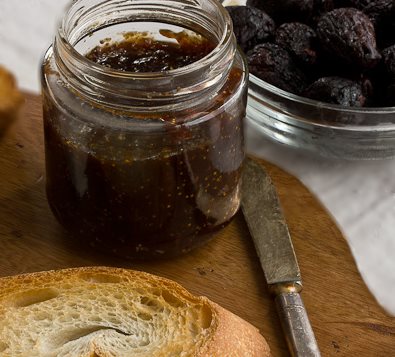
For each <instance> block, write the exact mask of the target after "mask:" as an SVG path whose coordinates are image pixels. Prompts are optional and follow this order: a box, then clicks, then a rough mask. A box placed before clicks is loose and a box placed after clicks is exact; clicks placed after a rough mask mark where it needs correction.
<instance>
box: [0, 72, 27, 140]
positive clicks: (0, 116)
mask: <svg viewBox="0 0 395 357" xmlns="http://www.w3.org/2000/svg"><path fill="white" fill-rule="evenodd" d="M21 103H22V94H21V93H20V92H19V91H18V88H17V86H16V81H15V78H14V77H13V75H12V74H11V73H10V72H8V71H7V70H6V69H5V68H4V67H2V66H0V136H1V134H2V133H3V132H4V131H5V129H6V128H7V127H8V126H9V125H10V124H11V123H12V122H13V121H14V120H15V118H16V116H17V112H18V109H19V107H20V105H21Z"/></svg>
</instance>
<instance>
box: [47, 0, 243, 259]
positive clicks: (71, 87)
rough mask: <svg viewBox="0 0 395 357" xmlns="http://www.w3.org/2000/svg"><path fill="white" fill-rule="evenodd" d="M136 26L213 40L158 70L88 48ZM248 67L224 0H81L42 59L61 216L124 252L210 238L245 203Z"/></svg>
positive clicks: (50, 160) (50, 177) (92, 239)
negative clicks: (104, 57) (103, 60)
mask: <svg viewBox="0 0 395 357" xmlns="http://www.w3.org/2000/svg"><path fill="white" fill-rule="evenodd" d="M136 33H137V34H142V35H144V36H147V34H148V36H150V37H151V38H153V39H155V40H158V41H167V40H169V39H168V38H163V34H164V33H165V34H169V33H170V34H174V37H175V38H177V36H180V34H183V35H185V34H187V35H188V36H192V37H194V36H197V37H199V38H205V39H207V40H209V41H211V43H213V49H212V51H211V52H210V53H208V54H207V55H206V56H204V57H203V58H201V59H198V60H196V61H195V62H193V63H190V64H187V65H185V66H183V67H180V68H176V69H166V70H164V71H160V72H126V71H121V70H119V69H114V68H109V67H106V66H103V65H100V64H98V63H95V62H92V61H90V60H88V59H87V57H86V55H87V54H88V53H90V52H91V51H92V49H93V48H95V47H96V46H97V45H99V43H100V41H102V40H104V42H106V43H107V42H114V43H116V41H117V40H120V39H122V38H127V37H129V38H130V34H133V36H134V35H136ZM133 36H132V37H133ZM110 39H111V40H110ZM171 41H173V42H174V41H176V40H175V39H174V38H173V39H171ZM102 43H103V41H102ZM246 77H247V73H246V66H245V62H244V60H243V58H242V56H241V55H240V53H239V52H238V51H237V49H236V42H235V38H234V36H233V31H232V25H231V21H230V19H229V16H228V14H227V12H226V10H224V9H223V8H222V6H221V5H219V3H218V2H217V1H216V0H193V1H192V0H189V1H188V0H184V1H180V0H171V1H167V0H164V1H152V2H151V1H144V0H134V1H114V0H110V1H108V0H107V1H99V2H98V1H88V0H79V1H75V2H74V3H73V4H72V5H71V7H70V9H69V10H68V12H67V13H66V15H65V17H64V19H63V22H62V25H61V27H60V28H59V30H58V33H57V35H56V38H55V41H54V44H53V46H52V47H51V48H50V49H49V50H48V52H47V53H46V55H45V58H44V63H43V66H42V87H43V100H44V133H45V154H46V179H47V197H48V201H49V204H50V206H51V209H52V211H53V213H54V215H55V216H56V218H57V219H58V220H59V221H60V223H61V224H62V225H63V226H64V227H65V228H66V229H67V230H68V231H69V232H70V233H71V234H72V235H73V236H74V237H76V238H77V239H79V240H80V241H83V242H87V243H89V244H90V245H91V246H93V247H96V248H98V249H100V250H104V251H106V252H109V253H112V254H115V255H119V256H123V257H126V258H152V257H170V256H174V255H178V254H181V253H185V252H188V251H189V250H191V249H192V248H194V247H196V246H198V245H200V244H202V243H203V242H205V241H206V240H208V239H209V238H211V237H212V236H213V234H214V233H216V232H217V231H218V230H219V229H221V228H223V227H224V226H225V225H226V224H227V223H228V222H229V221H230V220H231V219H232V217H233V216H234V215H235V213H236V212H237V210H238V208H239V205H240V183H241V182H240V177H241V167H242V162H243V159H244V146H243V121H244V117H245V107H246Z"/></svg>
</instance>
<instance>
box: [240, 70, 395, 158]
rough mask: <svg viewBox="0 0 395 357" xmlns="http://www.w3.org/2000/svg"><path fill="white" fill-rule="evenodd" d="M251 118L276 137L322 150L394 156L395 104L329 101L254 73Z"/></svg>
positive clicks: (336, 153) (336, 155)
mask: <svg viewBox="0 0 395 357" xmlns="http://www.w3.org/2000/svg"><path fill="white" fill-rule="evenodd" d="M247 120H248V121H249V123H251V125H252V126H253V127H254V128H255V129H256V130H258V131H260V132H261V133H263V134H264V135H266V136H267V137H269V138H270V139H272V140H274V141H276V142H278V143H281V144H286V145H290V146H293V147H295V148H301V149H306V150H309V151H313V152H315V153H318V154H320V155H322V156H326V157H331V158H342V159H365V160H368V159H384V158H392V157H395V107H385V108H348V107H343V106H340V105H335V104H327V103H323V102H319V101H317V100H312V99H308V98H304V97H300V96H297V95H294V94H291V93H289V92H286V91H284V90H281V89H279V88H277V87H275V86H273V85H271V84H269V83H267V82H265V81H263V80H261V79H259V78H258V77H256V76H254V75H252V74H250V78H249V90H248V106H247Z"/></svg>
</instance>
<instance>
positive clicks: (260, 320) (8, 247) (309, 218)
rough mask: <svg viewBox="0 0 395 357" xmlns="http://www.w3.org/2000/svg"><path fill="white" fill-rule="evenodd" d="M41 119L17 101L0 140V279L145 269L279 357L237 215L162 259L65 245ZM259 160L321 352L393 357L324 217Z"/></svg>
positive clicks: (282, 350) (29, 102) (30, 105)
mask: <svg viewBox="0 0 395 357" xmlns="http://www.w3.org/2000/svg"><path fill="white" fill-rule="evenodd" d="M41 117H42V114H41V100H40V98H39V97H37V96H33V95H26V103H25V106H24V110H23V111H22V113H21V117H20V119H19V120H18V121H17V122H16V123H15V124H14V125H13V127H12V128H11V129H10V130H9V131H8V133H7V134H6V136H5V137H3V139H2V140H0V187H1V189H0V244H1V249H0V276H5V275H13V274H18V273H26V272H33V271H40V270H49V269H57V268H65V267H77V266H88V265H108V266H118V267H126V268H133V269H139V270H144V271H147V272H150V273H154V274H158V275H161V276H164V277H167V278H170V279H173V280H176V281H177V282H179V283H181V284H182V285H184V286H185V287H186V288H187V289H189V290H190V291H191V292H192V293H195V294H202V295H206V296H208V297H209V298H210V299H212V300H213V301H215V302H217V303H219V304H221V305H222V306H224V307H225V308H227V309H229V310H231V311H233V312H234V313H236V314H237V315H239V316H241V317H242V318H244V319H246V320H247V321H249V322H251V323H252V324H253V325H255V326H257V327H258V328H259V329H260V330H261V332H262V334H263V335H264V336H265V337H266V339H267V341H268V343H269V345H270V347H271V349H272V352H273V356H275V357H277V356H288V351H287V348H286V344H285V341H284V338H283V335H282V332H281V328H280V325H279V321H278V319H277V315H276V311H275V307H274V304H273V301H272V300H271V298H270V296H269V294H268V291H267V288H266V285H265V281H264V277H263V274H262V271H261V268H260V265H259V262H258V259H257V256H256V253H255V250H254V247H253V244H252V242H251V238H250V236H249V233H248V231H247V229H246V225H245V223H244V221H243V217H242V216H241V215H240V214H239V215H238V216H237V217H236V219H235V220H234V221H233V223H232V224H230V225H229V226H228V227H227V228H226V229H225V230H224V231H223V232H221V233H220V234H219V235H218V236H217V237H216V238H215V239H214V240H212V241H211V242H210V243H208V244H207V245H206V246H204V247H202V248H200V249H198V250H195V251H194V252H192V253H191V254H189V255H186V256H183V257H181V258H178V259H175V260H169V261H160V262H150V263H134V262H129V261H125V260H121V259H118V258H112V257H107V256H104V255H103V254H99V253H96V252H93V251H91V250H90V249H89V248H86V247H81V246H77V245H76V244H75V243H74V242H72V241H70V239H69V237H68V236H67V233H65V232H64V231H63V230H62V228H61V227H60V225H59V224H58V223H57V222H56V221H55V219H54V217H53V216H52V214H51V212H50V210H49V207H48V204H47V201H46V198H45V192H44V181H45V178H44V176H45V171H44V147H43V133H42V119H41ZM262 163H263V164H264V165H265V167H266V168H267V170H268V171H269V173H270V175H271V176H272V179H273V181H274V183H275V185H276V186H277V189H278V192H279V195H280V199H281V202H282V204H283V208H284V211H285V215H286V218H287V221H288V223H289V229H290V231H291V235H292V237H293V241H294V245H295V250H296V254H297V257H298V260H299V263H300V267H301V271H302V277H303V280H304V291H303V294H302V296H303V299H304V302H305V305H306V308H307V311H308V313H309V316H310V320H311V322H312V325H313V329H314V330H315V333H316V337H317V340H318V344H319V346H320V348H321V352H322V355H323V356H358V357H362V356H366V357H368V356H369V357H372V356H375V357H387V356H394V355H395V319H394V318H391V317H389V316H387V315H386V314H385V313H384V311H383V310H382V309H381V308H380V307H379V305H378V304H377V303H376V301H375V300H374V298H373V297H372V295H371V294H370V292H369V291H368V290H367V288H366V286H365V284H364V283H363V282H362V280H361V277H360V275H359V273H358V271H357V268H356V266H355V263H354V260H353V258H352V256H351V254H350V251H349V248H348V246H347V244H346V241H345V240H344V238H343V236H342V234H341V232H340V231H339V229H338V228H337V227H336V225H335V223H334V222H333V220H332V219H331V217H330V216H329V215H328V213H327V212H326V211H325V210H324V209H323V208H322V206H321V205H320V204H319V203H318V202H317V200H316V199H315V198H314V197H313V196H312V195H311V193H310V192H309V191H308V190H307V189H306V188H305V187H304V186H303V185H302V184H301V183H300V182H299V181H298V180H297V179H295V178H294V177H292V176H290V175H289V174H287V173H285V172H284V171H282V170H280V169H279V168H277V167H275V166H274V165H271V164H269V163H266V162H262ZM394 298H395V297H394ZM235 338H237V336H235Z"/></svg>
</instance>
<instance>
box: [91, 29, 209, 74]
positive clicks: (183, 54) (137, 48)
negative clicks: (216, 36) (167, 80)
mask: <svg viewBox="0 0 395 357" xmlns="http://www.w3.org/2000/svg"><path fill="white" fill-rule="evenodd" d="M160 33H161V35H162V36H163V37H166V38H168V39H169V40H170V39H173V40H174V42H170V41H166V42H165V41H158V40H156V39H154V38H153V37H152V36H150V35H149V34H147V33H138V32H137V33H136V32H129V33H126V34H124V40H123V41H120V42H114V43H112V42H110V41H109V40H110V39H109V40H108V41H103V45H102V46H97V47H95V48H94V49H93V50H91V51H90V52H89V53H88V54H87V55H86V58H88V59H89V60H91V61H93V62H96V63H98V64H101V65H103V66H106V67H110V68H113V69H116V70H120V71H125V72H135V73H138V72H163V71H169V70H173V69H177V68H180V67H184V66H187V65H189V64H192V63H194V62H196V61H198V60H200V59H202V58H203V57H205V56H207V55H208V54H209V53H210V52H211V51H212V50H213V49H214V48H215V43H214V42H213V41H210V40H209V39H207V38H205V37H203V36H199V35H196V36H192V35H189V34H188V33H187V32H185V31H182V32H179V33H175V32H172V31H169V30H161V31H160Z"/></svg>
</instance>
